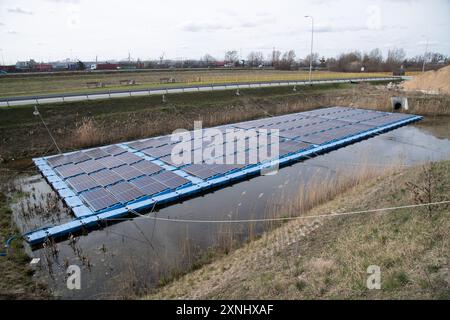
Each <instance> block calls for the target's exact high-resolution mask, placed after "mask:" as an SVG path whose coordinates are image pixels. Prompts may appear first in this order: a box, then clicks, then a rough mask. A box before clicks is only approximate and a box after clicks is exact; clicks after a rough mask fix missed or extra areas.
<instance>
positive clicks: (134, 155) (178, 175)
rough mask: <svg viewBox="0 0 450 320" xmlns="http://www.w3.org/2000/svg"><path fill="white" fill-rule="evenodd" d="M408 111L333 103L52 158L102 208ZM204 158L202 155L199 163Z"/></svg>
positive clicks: (400, 117) (231, 170) (385, 121)
mask: <svg viewBox="0 0 450 320" xmlns="http://www.w3.org/2000/svg"><path fill="white" fill-rule="evenodd" d="M408 117H411V116H410V115H406V114H399V113H395V114H393V113H387V112H379V111H372V110H364V109H355V108H348V107H330V108H324V109H317V110H311V111H306V112H300V113H295V114H288V115H282V116H275V117H270V118H264V119H257V120H252V121H246V122H240V123H236V124H232V125H226V126H220V127H216V128H214V129H217V130H218V131H215V132H212V133H211V132H210V131H206V130H197V131H195V132H193V131H191V132H188V133H186V134H185V135H184V136H183V138H184V141H185V142H188V143H187V145H186V144H185V145H183V148H180V144H179V139H178V138H179V137H176V136H174V135H167V136H163V137H157V138H149V139H144V140H139V141H133V142H130V143H126V144H122V145H112V146H107V147H101V148H94V149H90V150H84V151H83V150H82V151H77V152H73V153H68V154H62V155H57V156H53V157H48V158H46V159H45V160H46V163H47V164H48V165H49V166H50V168H51V169H52V170H53V171H54V172H55V173H56V174H57V175H58V176H59V177H60V178H61V179H62V181H63V182H64V183H66V184H67V186H68V187H69V188H70V189H71V190H72V191H73V192H75V194H77V195H78V196H80V198H81V199H82V200H83V202H84V203H85V204H86V205H87V206H88V207H90V208H91V209H92V210H93V211H94V212H99V211H102V210H105V209H108V208H114V207H115V206H121V205H122V206H123V205H127V204H130V203H132V202H135V201H137V200H140V199H145V198H151V197H154V196H156V195H159V194H162V193H167V192H174V191H176V190H180V189H181V188H185V187H187V186H189V185H192V183H195V181H209V180H212V179H215V178H217V177H223V176H226V175H229V174H231V173H234V172H237V171H239V170H242V169H244V168H247V167H252V166H254V165H258V164H261V163H262V162H264V161H268V160H270V159H278V158H283V157H286V156H289V155H293V154H296V153H299V152H301V151H304V150H308V149H311V148H315V147H317V146H321V145H326V144H329V143H330V142H333V141H338V140H340V139H345V138H347V137H351V136H354V135H356V134H360V133H364V132H366V131H368V130H372V129H374V128H377V127H379V126H384V125H389V124H391V123H395V122H398V121H401V120H403V119H407V118H408ZM261 129H267V130H268V132H267V133H268V134H269V136H265V139H266V140H264V139H262V138H263V134H262V130H261ZM270 130H277V131H276V132H271V131H270ZM205 133H209V134H210V135H209V137H208V138H209V139H202V137H203V135H204V134H205ZM231 138H233V139H231ZM255 141H256V142H257V143H256V144H255V143H254V142H255ZM213 142H216V144H213ZM275 142H276V143H275ZM175 148H177V149H175ZM175 151H176V152H175ZM267 152H268V153H267ZM175 156H177V157H175ZM199 156H200V161H195V162H194V160H198V159H197V158H198V157H199ZM177 158H178V160H181V161H177ZM195 179H197V180H195Z"/></svg>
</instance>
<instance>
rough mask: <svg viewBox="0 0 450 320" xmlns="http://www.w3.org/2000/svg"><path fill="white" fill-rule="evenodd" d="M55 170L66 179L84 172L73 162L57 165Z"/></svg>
mask: <svg viewBox="0 0 450 320" xmlns="http://www.w3.org/2000/svg"><path fill="white" fill-rule="evenodd" d="M55 171H56V173H58V174H59V175H60V176H61V177H62V178H64V179H66V178H70V177H73V176H76V175H79V174H82V173H84V171H83V170H81V168H80V167H79V166H77V165H75V164H72V163H69V164H65V165H63V166H60V167H57V168H55Z"/></svg>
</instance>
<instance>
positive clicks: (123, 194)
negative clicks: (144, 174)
mask: <svg viewBox="0 0 450 320" xmlns="http://www.w3.org/2000/svg"><path fill="white" fill-rule="evenodd" d="M107 189H108V190H109V191H110V192H111V193H112V194H113V195H114V197H115V198H116V199H118V200H119V201H120V202H121V203H127V202H130V201H133V200H136V199H138V198H140V197H143V196H144V195H145V194H144V193H143V192H142V191H140V190H139V189H138V188H136V186H134V185H133V184H131V183H129V182H119V183H116V184H114V185H112V186H109V187H107Z"/></svg>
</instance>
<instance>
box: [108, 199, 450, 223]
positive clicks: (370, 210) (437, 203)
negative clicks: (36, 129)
mask: <svg viewBox="0 0 450 320" xmlns="http://www.w3.org/2000/svg"><path fill="white" fill-rule="evenodd" d="M441 204H450V200H445V201H438V202H429V203H419V204H409V205H403V206H396V207H385V208H376V209H367V210H357V211H347V212H330V213H323V214H318V215H306V216H296V217H279V218H264V219H238V220H194V219H173V218H162V217H150V216H146V215H143V214H140V213H138V212H136V211H135V210H133V209H130V208H128V209H127V210H128V211H129V212H130V213H133V214H135V215H137V216H138V217H137V218H135V219H139V218H142V219H150V220H157V221H166V222H179V223H252V222H269V221H289V220H300V219H313V218H314V219H317V218H330V217H339V216H348V215H355V214H363V213H377V212H383V211H395V210H399V209H408V208H418V207H426V206H435V205H441ZM106 220H109V221H114V220H129V218H111V219H106Z"/></svg>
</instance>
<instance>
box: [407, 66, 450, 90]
mask: <svg viewBox="0 0 450 320" xmlns="http://www.w3.org/2000/svg"><path fill="white" fill-rule="evenodd" d="M403 88H404V89H405V90H408V91H417V90H418V91H423V92H427V93H433V94H450V66H447V67H444V68H442V69H439V70H436V71H434V70H431V71H427V72H425V73H423V74H420V75H417V76H414V77H413V79H412V80H409V81H405V82H404V83H403Z"/></svg>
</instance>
